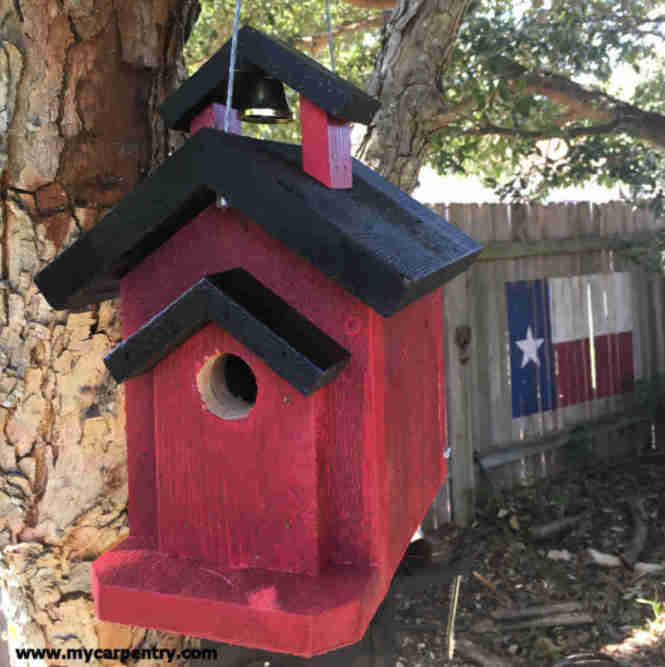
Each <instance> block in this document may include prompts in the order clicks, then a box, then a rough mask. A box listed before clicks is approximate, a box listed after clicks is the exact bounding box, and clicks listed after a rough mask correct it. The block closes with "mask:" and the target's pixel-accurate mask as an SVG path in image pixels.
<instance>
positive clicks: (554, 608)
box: [490, 602, 582, 621]
mask: <svg viewBox="0 0 665 667" xmlns="http://www.w3.org/2000/svg"><path fill="white" fill-rule="evenodd" d="M581 609H582V607H581V606H580V604H579V603H577V602H560V603H558V604H544V605H542V604H541V605H537V606H533V607H522V608H521V609H497V610H496V611H493V612H491V613H490V616H491V617H492V618H493V619H494V620H495V621H520V620H522V619H527V618H538V617H541V616H552V615H556V614H568V613H573V612H578V611H581Z"/></svg>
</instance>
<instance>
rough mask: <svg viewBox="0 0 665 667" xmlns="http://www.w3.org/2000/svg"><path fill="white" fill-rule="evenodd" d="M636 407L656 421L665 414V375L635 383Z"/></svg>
mask: <svg viewBox="0 0 665 667" xmlns="http://www.w3.org/2000/svg"><path fill="white" fill-rule="evenodd" d="M635 404H636V407H637V408H638V409H640V410H642V411H644V413H645V414H646V415H647V416H648V417H649V418H650V419H651V421H655V420H656V419H658V418H662V415H663V413H665V375H663V374H659V375H654V376H652V377H650V378H645V379H643V380H638V381H637V382H636V383H635Z"/></svg>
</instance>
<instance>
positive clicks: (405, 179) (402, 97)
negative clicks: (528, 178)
mask: <svg viewBox="0 0 665 667" xmlns="http://www.w3.org/2000/svg"><path fill="white" fill-rule="evenodd" d="M470 2H471V0H399V2H398V3H397V6H396V7H395V11H394V12H393V15H392V17H391V19H390V22H389V23H388V25H387V26H386V30H385V33H384V35H383V44H382V47H381V50H380V52H379V56H378V58H377V63H376V67H375V70H374V76H373V78H372V81H371V83H370V85H369V93H370V94H371V95H374V96H376V97H378V98H379V99H380V100H381V102H382V107H381V110H380V111H379V112H378V114H377V115H376V116H375V118H374V121H373V123H372V125H371V127H369V128H368V130H367V133H366V135H365V139H364V145H363V146H362V147H361V151H360V156H361V157H362V158H363V159H364V160H365V161H366V162H367V163H368V164H369V165H370V166H371V167H373V168H374V169H377V170H378V171H379V172H381V173H382V174H383V175H384V176H385V177H386V178H387V179H388V180H390V181H392V182H393V183H394V184H395V185H397V186H399V187H400V188H402V189H403V190H405V191H407V192H411V191H412V190H413V189H414V188H415V187H416V186H417V184H418V173H419V171H420V168H421V167H422V165H423V162H424V161H425V159H426V158H427V150H428V146H429V140H430V134H431V133H432V132H433V131H434V130H435V129H437V127H439V126H440V124H441V123H440V120H438V118H439V117H440V116H441V115H442V114H445V113H446V112H447V111H448V110H447V109H446V106H445V103H444V99H443V91H442V90H441V74H442V72H443V71H444V70H445V68H446V66H447V65H448V62H449V59H450V54H451V50H452V47H453V44H454V43H455V40H456V39H457V33H458V30H459V26H460V22H461V20H462V16H463V15H464V12H465V11H466V9H467V7H468V6H469V4H470Z"/></svg>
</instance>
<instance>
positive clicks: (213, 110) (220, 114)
mask: <svg viewBox="0 0 665 667" xmlns="http://www.w3.org/2000/svg"><path fill="white" fill-rule="evenodd" d="M225 113H226V105H224V104H216V103H213V104H209V105H208V106H207V107H205V108H204V109H203V110H202V111H199V113H198V114H197V115H196V116H194V118H192V120H191V121H190V123H189V133H190V135H193V134H196V132H198V131H199V130H200V129H201V128H202V127H212V128H214V129H216V130H223V129H224V114H225ZM229 133H230V134H242V121H241V120H240V116H239V115H238V110H237V109H231V114H230V117H229Z"/></svg>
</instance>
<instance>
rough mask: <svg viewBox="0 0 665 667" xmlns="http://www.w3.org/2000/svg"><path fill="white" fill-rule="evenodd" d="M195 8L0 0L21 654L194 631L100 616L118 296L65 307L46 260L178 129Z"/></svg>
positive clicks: (11, 563) (7, 550)
mask: <svg viewBox="0 0 665 667" xmlns="http://www.w3.org/2000/svg"><path fill="white" fill-rule="evenodd" d="M197 11H198V2H197V0H0V18H1V20H0V97H1V98H2V99H1V101H0V137H1V138H0V168H1V169H2V170H3V176H2V207H1V208H0V215H1V218H0V262H1V268H2V276H1V278H2V282H1V283H0V468H1V470H2V475H0V546H1V547H4V549H3V554H2V563H1V567H2V572H1V573H0V574H1V575H2V578H3V580H4V586H3V587H2V595H3V607H4V612H5V615H6V617H7V623H8V636H9V640H10V645H11V650H10V656H11V658H12V659H13V660H14V661H16V658H15V657H14V655H13V654H14V651H13V649H14V648H15V647H18V646H26V647H38V648H44V647H53V648H63V649H66V648H68V647H75V648H78V647H84V648H88V649H95V648H98V647H110V648H125V647H127V648H134V647H146V648H150V647H152V646H157V645H165V644H166V645H168V646H169V647H172V646H174V644H182V639H181V638H176V637H167V636H165V635H161V634H159V633H156V632H154V631H146V630H144V629H139V628H129V627H126V626H114V625H111V624H107V623H100V622H98V621H97V620H96V618H95V615H94V612H93V607H92V598H91V595H90V563H91V561H92V560H93V559H94V558H96V557H97V556H98V555H99V554H101V553H102V552H103V551H104V550H106V549H108V548H109V547H110V546H111V545H112V544H113V543H114V542H116V541H118V540H119V539H120V538H122V537H123V536H124V535H125V534H126V532H127V516H126V506H127V483H126V476H127V475H126V454H125V443H124V417H123V411H122V402H121V401H122V396H121V394H122V392H121V391H117V390H116V386H115V385H114V383H113V381H112V379H111V378H110V376H109V374H108V372H107V371H106V369H105V367H104V364H103V361H102V357H103V356H104V354H105V353H106V352H108V351H109V350H110V349H111V347H112V346H113V345H114V344H115V343H116V342H117V341H118V339H119V327H118V321H117V320H118V318H117V313H116V304H115V303H114V302H106V303H103V304H100V305H99V306H98V307H95V308H93V309H92V310H91V311H90V312H85V313H68V312H63V311H60V312H54V311H53V310H51V308H50V307H49V306H48V305H47V303H46V301H45V300H44V299H43V298H42V297H41V295H40V294H39V292H38V291H37V288H36V286H35V284H34V282H33V276H34V275H35V274H36V273H37V271H38V270H39V269H40V268H41V267H42V266H44V264H46V263H47V262H49V261H50V260H51V259H53V257H54V256H55V255H56V254H58V253H59V252H60V251H61V250H62V249H63V248H64V247H66V246H68V245H70V244H71V243H72V241H73V240H74V239H75V238H76V237H77V236H78V235H79V234H80V233H81V232H82V231H84V230H86V229H88V228H90V227H91V226H92V225H94V224H95V222H96V221H97V220H98V219H99V218H100V217H102V216H103V214H104V212H105V211H106V210H107V209H108V208H109V207H111V206H113V205H114V204H115V203H116V202H117V201H118V200H119V199H120V198H121V197H122V196H123V195H124V194H125V193H126V192H127V191H129V190H130V189H131V188H132V187H133V186H134V185H135V184H136V183H137V181H138V180H140V179H141V178H142V177H143V176H144V175H145V174H146V173H147V172H148V171H149V170H150V169H151V168H152V167H154V166H155V165H156V164H158V163H159V162H161V161H162V160H163V159H164V157H165V156H166V154H167V153H168V151H169V149H170V148H171V142H172V141H173V142H174V141H177V137H175V136H173V137H170V138H169V137H168V136H167V134H166V132H165V131H164V128H163V126H162V125H161V121H159V119H158V117H157V114H156V112H155V108H156V105H157V104H159V103H160V102H161V100H162V99H163V98H164V97H165V95H166V93H167V91H168V90H170V89H171V88H172V87H173V85H175V83H176V82H177V81H178V80H179V79H180V78H182V76H183V74H184V67H183V65H182V61H181V50H182V46H183V43H184V40H185V39H186V34H187V33H188V30H189V28H190V27H191V24H192V22H193V21H194V20H195V18H196V14H197ZM54 662H57V664H67V662H68V661H66V660H63V659H61V660H58V661H54ZM93 662H94V661H93ZM16 664H18V662H16ZM22 664H25V663H24V662H22ZM32 664H43V663H40V662H39V661H32ZM107 664H113V663H107ZM116 664H118V663H116ZM150 664H161V661H159V662H154V663H151V661H150V660H148V661H142V662H141V665H142V667H143V666H144V665H145V666H146V667H147V665H150Z"/></svg>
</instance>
